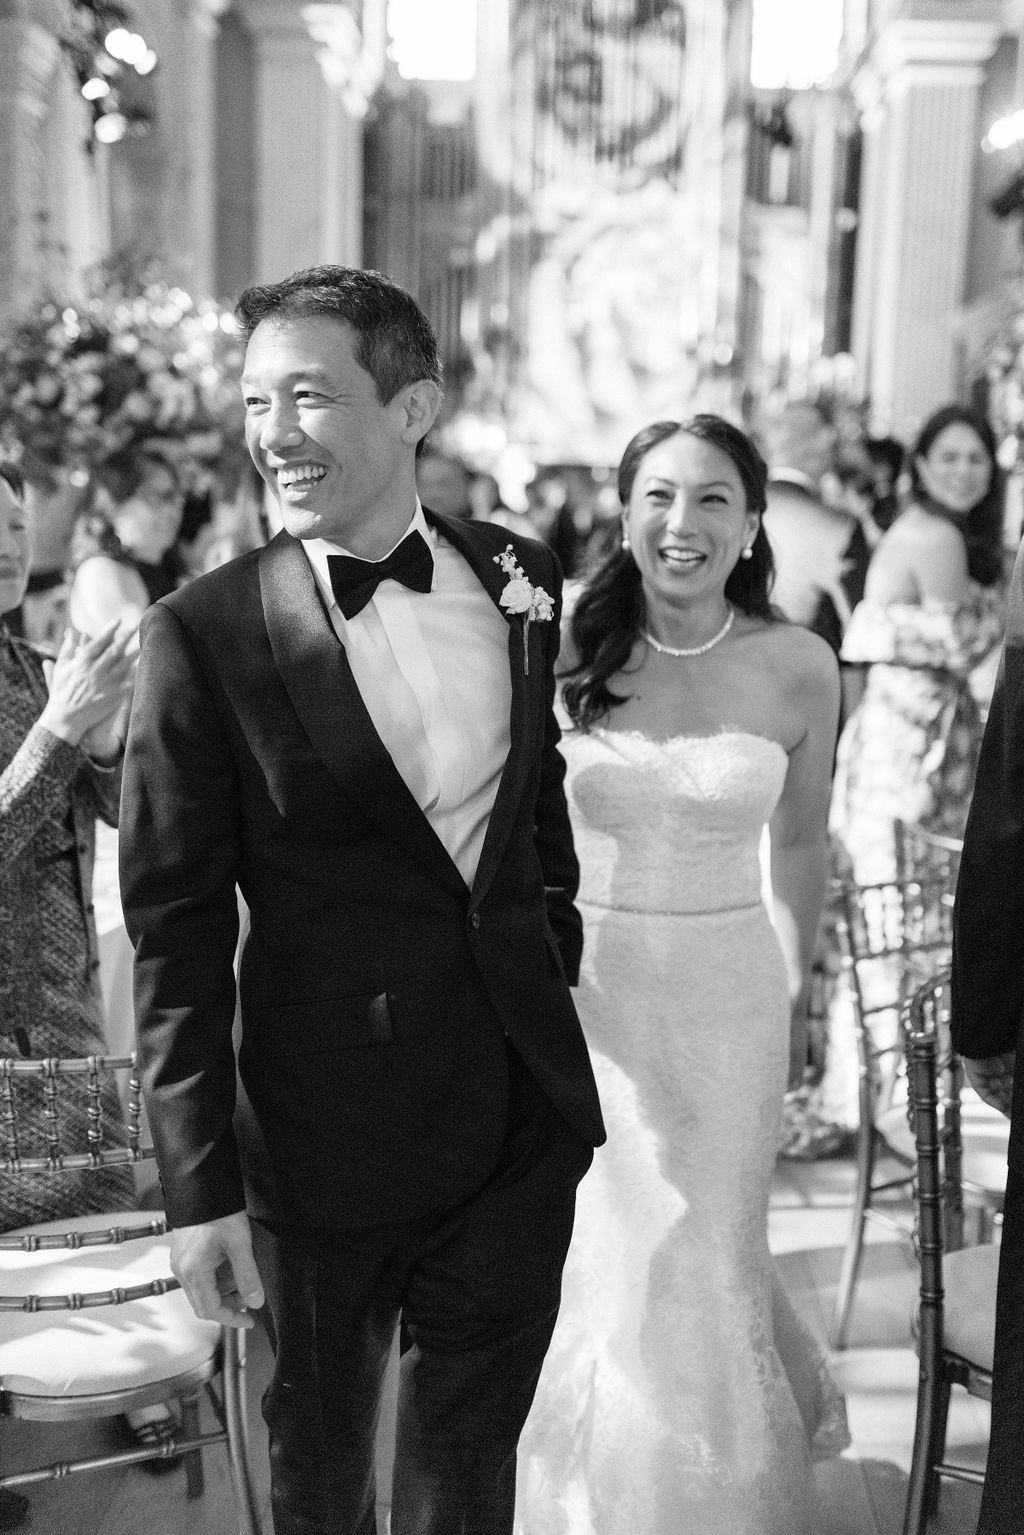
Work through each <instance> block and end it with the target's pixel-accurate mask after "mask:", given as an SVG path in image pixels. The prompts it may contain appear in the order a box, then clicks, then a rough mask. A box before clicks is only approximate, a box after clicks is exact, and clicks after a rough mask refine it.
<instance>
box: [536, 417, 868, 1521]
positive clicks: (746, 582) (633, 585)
mask: <svg viewBox="0 0 1024 1535" xmlns="http://www.w3.org/2000/svg"><path fill="white" fill-rule="evenodd" d="M765 478H766V469H765V465H764V462H763V460H762V459H761V457H760V455H759V454H758V452H757V450H756V449H755V448H754V446H753V445H752V443H751V442H750V441H749V439H748V438H747V437H746V436H745V435H744V434H743V433H742V432H740V431H738V430H737V429H736V428H735V427H733V426H731V425H730V424H729V423H728V422H727V421H725V420H723V419H722V418H720V417H718V416H711V415H700V416H695V417H694V418H693V419H692V420H690V421H687V422H685V423H683V424H682V425H680V424H679V423H676V422H659V423H657V424H656V425H654V426H650V427H647V428H646V429H645V430H644V431H642V432H640V433H638V435H637V436H636V437H634V438H633V440H632V442H631V443H630V444H629V446H628V447H627V449H626V452H625V455H624V457H623V460H622V464H621V466H620V469H619V494H620V498H621V501H622V505H623V509H624V510H623V519H622V547H621V550H618V549H617V550H616V551H615V552H614V553H613V554H611V555H610V556H609V558H608V559H607V560H606V561H605V563H604V565H603V566H602V567H601V568H600V569H599V570H598V571H597V572H596V574H595V575H594V576H593V577H592V579H591V580H590V581H589V582H588V583H587V585H586V586H585V587H584V589H583V591H582V593H581V594H580V596H579V599H578V602H577V604H576V607H575V611H574V613H573V616H572V620H571V624H570V625H569V634H570V641H569V648H570V651H571V654H570V657H569V660H568V664H567V672H566V678H567V680H566V682H565V687H564V703H565V708H566V710H567V712H568V716H569V721H570V722H571V728H570V729H568V731H567V734H566V736H565V739H564V743H563V746H564V751H565V756H566V759H567V762H568V776H567V790H568V793H569V798H570V807H571V810H572V814H573V825H574V829H575V835H576V842H577V849H578V852H579V856H580V863H581V866H582V878H583V886H582V890H581V899H580V909H581V911H582V913H583V917H584V922H585V924H586V950H585V956H584V968H583V974H582V976H581V979H580V986H579V991H578V993H577V1001H578V1005H579V1009H580V1014H581V1016H582V1019H583V1022H584V1026H585V1028H586V1030H587V1035H588V1040H589V1044H590V1047H591V1052H592V1055H593V1059H594V1065H595V1070H596V1072H597V1079H598V1085H599V1087H600V1090H601V1100H602V1105H603V1108H604V1112H605V1119H606V1123H607V1126H608V1144H607V1146H606V1147H605V1148H604V1149H603V1150H601V1151H600V1152H599V1153H598V1155H597V1160H596V1161H595V1164H594V1168H593V1170H592V1171H591V1173H590V1174H589V1176H588V1177H587V1178H585V1179H584V1181H583V1184H582V1186H581V1188H580V1192H579V1198H578V1204H577V1216H576V1230H575V1235H574V1238H573V1246H572V1249H571V1251H570V1255H569V1260H568V1262H567V1264H566V1268H565V1274H564V1278H563V1285H562V1306H561V1312H560V1315H559V1320H558V1324H557V1327H556V1330H555V1336H554V1340H553V1342H552V1345H551V1349H550V1351H549V1353H548V1356H547V1360H546V1363H545V1366H544V1371H543V1373H542V1376H541V1380H540V1385H539V1387H538V1391H537V1396H536V1400H535V1403H534V1407H533V1411H532V1413H531V1416H530V1419H529V1421H528V1423H527V1426H526V1429H525V1431H524V1434H523V1437H522V1440H521V1442H520V1451H519V1475H518V1498H517V1524H516V1529H517V1531H518V1532H520V1535H637V1532H640V1531H642V1532H643V1535H812V1532H814V1531H817V1530H818V1529H820V1527H821V1525H820V1521H819V1517H818V1510H817V1508H816V1495H815V1488H814V1480H813V1472H812V1461H813V1459H814V1458H815V1456H817V1455H819V1454H827V1453H836V1452H838V1451H839V1450H840V1449H842V1448H843V1447H844V1446H845V1444H846V1443H847V1442H848V1436H847V1434H846V1425H845V1413H844V1408H843V1403H842V1400H841V1398H840V1397H839V1394H838V1392H837V1391H836V1389H835V1387H834V1385H833V1384H832V1382H831V1380H830V1379H829V1377H828V1375H827V1372H826V1369H825V1361H824V1357H823V1355H822V1354H821V1352H820V1351H819V1349H818V1348H817V1345H816V1344H815V1342H814V1340H813V1339H812V1337H811V1335H810V1333H809V1332H808V1331H807V1330H806V1329H805V1328H804V1326H803V1324H802V1323H801V1322H800V1321H799V1320H798V1318H797V1316H796V1314H795V1312H794V1311H793V1309H792V1307H791V1305H790V1303H789V1301H788V1299H787V1297H786V1295H785V1293H784V1291H783V1289H782V1287H781V1283H780V1281H779V1279H778V1276H777V1275H776V1272H775V1269H774V1265H773V1262H772V1259H771V1257H770V1255H769V1251H768V1241H767V1214H768V1197H769V1188H770V1183H771V1176H772V1168H773V1164H774V1160H775V1152H776V1146H777V1142H778V1133H779V1120H780V1113H781V1107H782V1097H783V1092H784V1090H785V1087H786V1082H787V1078H788V1077H789V1076H791V1075H797V1074H798V1073H799V1068H800V1066H801V1065H802V1062H803V1060H804V1049H805V1044H804V1010H805V1000H806V989H807V983H808V974H809V968H810V961H811V956H812V951H813V947H814V939H815V933H816V929H817V926H818V921H819V917H820V914H821V906H822V901H823V897H824V891H825V880H826V866H827V859H826V829H825V828H826V811H827V805H828V797H829V781H830V774H831V766H832V754H833V748H834V743H835V733H836V721H837V716H838V698H839V682H838V675H837V669H836V664H835V661H834V658H833V656H832V653H831V651H830V650H829V649H828V647H827V646H826V645H825V644H824V643H823V642H822V641H821V640H819V639H818V638H817V637H816V636H815V635H813V634H811V633H809V632H808V631H807V630H805V629H801V628H797V627H793V626H790V625H787V624H785V623H782V622H779V621H776V619H775V617H774V615H773V613H772V610H771V607H770V605H769V601H768V588H769V584H770V580H771V575H772V563H771V553H770V551H769V548H768V543H767V539H766V537H765V535H764V533H763V531H762V528H761V513H762V511H763V509H764V493H765ZM766 822H770V827H771V884H772V890H773V916H774V928H773V925H772V923H771V921H770V920H769V917H768V913H767V911H766V909H765V907H764V905H763V902H762V899H761V875H760V864H759V843H760V840H761V834H762V830H763V827H764V825H765V823H766Z"/></svg>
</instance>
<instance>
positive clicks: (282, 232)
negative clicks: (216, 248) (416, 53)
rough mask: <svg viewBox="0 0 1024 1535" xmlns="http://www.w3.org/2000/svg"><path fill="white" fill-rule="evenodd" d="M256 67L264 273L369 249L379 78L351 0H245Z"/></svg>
mask: <svg viewBox="0 0 1024 1535" xmlns="http://www.w3.org/2000/svg"><path fill="white" fill-rule="evenodd" d="M244 15H245V18H246V21H247V22H248V24H249V28H250V31H251V33H252V37H253V41H254V45H255V55H256V65H255V74H256V79H255V114H256V178H257V196H256V209H257V227H256V251H255V266H256V272H255V276H256V280H257V281H263V282H265V281H268V280H273V279H274V278H279V277H283V276H285V275H286V274H287V273H288V272H291V271H294V270H295V269H296V268H298V267H303V266H312V265H314V264H315V263H317V262H322V261H336V262H341V263H348V264H351V263H354V262H358V260H359V259H360V256H361V252H362V117H363V116H364V115H365V112H366V108H367V104H368V100H369V92H370V90H371V89H372V86H373V83H374V82H373V80H372V78H371V75H370V74H369V73H368V70H367V66H366V63H365V57H364V51H363V47H362V40H361V38H360V34H359V28H358V26H357V25H356V22H355V20H354V18H353V15H352V12H351V10H350V8H349V6H347V5H344V4H340V3H337V0H335V3H324V4H313V5H307V6H300V5H295V4H289V3H288V0H244Z"/></svg>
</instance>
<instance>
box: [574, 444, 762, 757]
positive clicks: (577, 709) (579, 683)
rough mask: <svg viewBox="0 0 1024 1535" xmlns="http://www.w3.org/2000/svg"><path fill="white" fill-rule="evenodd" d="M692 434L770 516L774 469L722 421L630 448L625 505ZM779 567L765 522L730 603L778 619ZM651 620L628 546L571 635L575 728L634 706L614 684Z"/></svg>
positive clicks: (612, 559)
mask: <svg viewBox="0 0 1024 1535" xmlns="http://www.w3.org/2000/svg"><path fill="white" fill-rule="evenodd" d="M680 432H685V433H686V434H687V435H688V436H690V437H697V438H699V439H700V441H701V442H706V443H709V444H710V445H711V447H713V448H718V450H719V451H720V452H722V453H725V454H726V455H727V457H728V458H730V459H731V460H732V462H733V463H734V464H735V465H736V469H737V471H738V473H739V476H740V480H741V481H742V483H743V489H744V491H745V492H746V497H747V510H748V511H751V512H757V513H758V514H759V516H763V513H764V509H765V487H766V485H767V483H768V466H767V464H766V463H765V461H764V459H763V458H762V457H761V455H760V453H759V452H758V451H757V448H756V447H755V446H754V444H753V443H752V442H751V440H750V438H749V437H748V436H747V435H746V433H745V432H741V431H740V429H739V427H736V426H733V425H732V423H731V422H730V421H726V420H725V418H724V417H722V416H713V415H708V414H704V415H697V416H691V417H690V419H689V420H688V421H656V422H655V423H654V424H653V425H652V426H645V427H644V428H643V430H642V431H639V432H637V434H636V436H635V437H634V438H632V440H631V441H630V442H629V443H628V444H627V446H626V451H625V452H624V453H623V455H622V462H621V463H620V465H619V474H618V490H619V501H620V502H621V504H622V506H623V507H626V506H627V505H628V503H629V498H630V495H631V493H632V490H633V482H634V481H635V479H636V476H637V471H638V470H639V468H640V463H641V460H642V459H643V458H644V456H645V454H647V453H649V452H650V450H651V449H652V448H656V447H657V446H658V444H659V443H662V442H666V441H667V440H668V439H669V438H670V437H675V436H677V435H678V434H679V433H680ZM774 578H775V562H774V560H773V559H772V551H771V546H770V545H769V543H768V538H767V535H766V533H765V531H764V526H763V523H762V522H759V523H758V528H757V533H756V535H755V537H754V542H753V543H752V544H751V546H750V559H749V560H737V561H736V564H735V565H734V566H733V569H732V571H731V572H730V574H729V579H728V580H727V581H726V583H725V595H726V598H727V599H728V601H729V602H731V603H732V604H733V606H734V607H736V608H738V609H739V610H740V612H741V613H746V614H748V615H749V616H750V617H752V618H762V619H765V620H767V621H769V622H771V621H773V620H776V619H777V618H778V614H777V613H776V612H775V610H774V609H773V607H772V605H771V601H770V597H769V594H770V592H771V587H772V582H773V580H774ZM645 618H646V604H645V602H644V595H643V587H642V584H641V581H640V571H639V570H638V568H637V565H636V561H635V560H634V559H633V556H632V555H631V554H630V553H629V551H628V550H626V549H623V548H622V546H621V544H620V545H619V546H618V547H617V548H615V549H613V550H612V551H611V552H610V553H609V554H608V555H607V556H606V558H605V559H604V561H603V562H602V564H601V565H599V566H598V568H597V569H596V570H595V571H594V573H593V575H592V576H591V577H590V578H589V580H588V581H587V583H586V585H585V586H584V588H583V590H582V592H581V593H580V595H579V598H578V600H577V603H576V607H575V609H574V611H573V615H572V620H571V622H570V626H569V633H570V635H571V637H572V646H573V651H574V653H575V657H576V659H575V664H574V665H573V666H572V667H570V669H569V671H568V673H567V676H568V677H569V681H568V682H567V683H566V685H565V693H564V696H565V706H566V709H567V710H568V712H569V716H570V718H571V719H572V721H573V723H574V724H575V725H576V727H577V728H578V729H580V730H588V729H589V728H590V726H591V725H595V724H596V723H597V722H598V720H600V719H603V718H604V717H605V716H606V715H607V714H608V713H609V712H610V711H611V710H612V709H613V708H614V707H615V705H616V704H624V703H625V702H626V699H625V698H624V697H622V696H620V695H619V694H616V693H613V692H612V691H611V689H610V688H609V686H608V679H609V677H612V676H614V675H615V673H616V672H621V671H624V670H625V668H626V666H627V664H628V662H629V658H630V656H631V655H632V653H633V647H634V646H635V644H636V642H637V640H638V639H639V638H640V635H641V632H642V630H643V627H644V622H645Z"/></svg>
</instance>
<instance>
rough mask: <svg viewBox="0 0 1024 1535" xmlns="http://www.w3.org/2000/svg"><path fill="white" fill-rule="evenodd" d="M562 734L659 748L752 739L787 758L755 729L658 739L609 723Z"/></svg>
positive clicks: (779, 744)
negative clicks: (631, 742)
mask: <svg viewBox="0 0 1024 1535" xmlns="http://www.w3.org/2000/svg"><path fill="white" fill-rule="evenodd" d="M564 734H565V737H566V739H567V740H572V739H574V738H576V737H579V736H583V735H599V736H604V737H605V738H607V739H611V740H615V739H622V740H625V741H637V742H643V743H646V744H647V745H648V746H653V747H656V748H658V749H659V750H664V749H665V747H668V746H677V745H694V746H703V745H715V744H717V743H719V742H722V743H725V742H728V741H754V742H757V743H758V744H759V745H761V746H767V747H769V748H774V749H775V751H777V752H781V753H782V755H783V756H784V757H785V758H786V760H787V761H788V760H789V753H788V752H787V750H786V748H785V747H784V746H783V744H782V742H781V741H776V740H774V739H773V738H772V737H771V736H763V735H761V734H760V733H759V732H758V731H756V730H716V731H715V732H714V733H707V734H703V735H699V734H693V735H675V736H665V737H664V739H659V738H658V737H657V736H649V735H647V733H646V732H645V731H643V730H616V729H615V728H614V726H610V725H592V726H591V728H590V730H589V731H565V732H564Z"/></svg>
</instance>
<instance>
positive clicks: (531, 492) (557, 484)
mask: <svg viewBox="0 0 1024 1535" xmlns="http://www.w3.org/2000/svg"><path fill="white" fill-rule="evenodd" d="M526 502H527V506H526V514H527V516H528V517H529V519H530V522H531V523H532V524H533V526H534V527H535V528H536V530H537V536H538V537H539V538H542V539H543V540H544V542H545V543H546V544H547V546H548V548H549V549H550V550H551V551H552V553H553V554H554V555H555V556H556V558H557V560H558V563H559V564H560V565H561V567H562V570H563V571H564V573H565V575H566V576H573V575H575V574H576V572H577V570H578V568H579V556H580V545H581V540H580V535H579V532H578V530H577V527H576V518H575V515H574V509H573V505H572V501H571V498H570V494H569V485H568V480H567V477H566V475H565V474H564V473H563V472H562V471H561V470H560V469H558V468H555V467H548V466H545V467H544V468H542V469H538V471H537V473H536V474H535V475H534V477H533V479H532V480H531V481H530V483H529V484H528V485H527V487H526Z"/></svg>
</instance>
